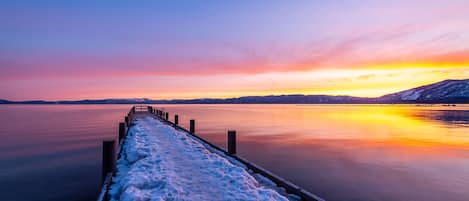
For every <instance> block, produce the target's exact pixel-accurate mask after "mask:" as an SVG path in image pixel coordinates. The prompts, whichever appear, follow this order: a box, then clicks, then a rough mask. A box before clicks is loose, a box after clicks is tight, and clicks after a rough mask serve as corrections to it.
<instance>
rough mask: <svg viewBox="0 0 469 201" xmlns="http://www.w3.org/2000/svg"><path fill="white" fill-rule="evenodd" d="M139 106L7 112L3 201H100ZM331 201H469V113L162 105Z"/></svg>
mask: <svg viewBox="0 0 469 201" xmlns="http://www.w3.org/2000/svg"><path fill="white" fill-rule="evenodd" d="M130 107H131V106H130V105H0V122H1V124H0V137H1V139H2V140H0V167H1V170H2V171H0V189H1V190H0V191H1V193H0V195H1V196H2V197H3V198H6V199H4V200H64V199H66V200H94V199H95V198H96V194H97V193H98V189H99V182H100V181H99V180H100V165H101V159H100V156H101V152H100V151H101V147H100V146H101V141H102V140H103V139H108V138H114V137H116V136H117V123H118V122H119V121H122V120H123V116H124V115H125V114H126V112H127V111H128V109H129V108H130ZM155 107H159V108H164V110H166V111H168V112H170V114H171V115H170V117H171V118H170V119H171V120H173V114H174V113H178V114H179V121H180V122H181V124H182V125H183V126H185V127H188V122H189V119H191V118H194V119H196V133H197V134H198V135H201V136H203V137H204V138H206V139H208V140H209V141H211V142H213V143H215V144H217V145H220V146H222V147H226V146H225V145H226V132H227V130H228V129H234V130H236V131H237V133H238V153H239V155H241V156H243V157H245V158H248V159H249V160H251V161H253V162H255V163H257V164H259V165H261V166H264V167H266V168H267V169H269V170H271V171H273V172H275V173H277V174H278V175H280V176H282V177H284V178H287V179H288V180H291V181H293V182H294V183H296V184H298V185H300V186H302V187H304V188H306V189H308V190H310V191H311V192H313V193H315V194H317V195H319V196H321V197H323V198H325V199H327V200H415V201H419V200H422V201H423V200H426V201H428V200H429V201H433V200H435V201H436V200H455V201H459V200H460V201H467V198H468V197H469V106H468V105H459V106H456V107H444V106H412V105H397V106H392V105H158V106H156V105H155Z"/></svg>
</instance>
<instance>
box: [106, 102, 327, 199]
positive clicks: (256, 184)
mask: <svg viewBox="0 0 469 201" xmlns="http://www.w3.org/2000/svg"><path fill="white" fill-rule="evenodd" d="M177 119H178V118H177V116H175V122H170V121H169V120H168V113H165V112H163V111H161V110H156V109H153V108H152V107H150V106H145V107H142V106H136V107H133V108H132V109H131V110H130V112H129V114H128V116H127V117H126V122H125V123H121V124H119V125H120V126H119V142H120V143H119V144H118V145H117V144H115V147H110V146H109V144H110V142H109V141H108V142H105V143H104V144H103V145H105V147H106V148H104V147H103V175H104V176H103V178H104V184H103V188H102V192H101V194H100V196H99V199H98V200H99V201H101V200H123V201H134V200H135V201H137V200H282V201H287V200H315V201H318V200H319V201H321V200H322V199H321V198H319V197H317V196H315V195H313V194H311V193H309V192H307V191H305V190H303V189H301V188H299V187H298V186H296V185H294V184H292V183H290V182H288V181H286V180H284V179H282V178H280V177H278V176H276V175H274V174H272V173H271V172H269V171H267V170H265V169H263V168H261V167H259V166H257V165H254V164H253V163H251V162H249V161H247V160H245V159H243V158H240V157H238V156H236V155H235V142H234V141H233V140H235V137H234V135H235V133H234V132H230V133H229V135H231V138H232V141H231V142H230V143H231V145H230V147H231V148H230V149H231V150H230V152H226V151H224V150H222V149H221V148H219V147H216V146H215V145H213V144H211V143H209V142H207V141H206V140H204V139H202V138H200V137H198V136H197V135H195V133H194V127H195V123H194V121H191V126H190V130H189V131H188V130H186V129H184V128H182V127H180V126H179V125H178V122H177V121H178V120H177ZM126 128H127V129H126ZM106 143H107V145H106ZM111 144H112V143H111ZM117 146H118V148H117V150H118V151H115V150H116V149H115V148H116V147H117ZM233 146H234V147H233ZM106 149H107V150H106ZM112 149H114V150H112ZM233 149H234V150H233ZM112 152H118V153H117V156H116V154H115V153H114V154H113V153H112ZM115 158H117V161H116V159H115Z"/></svg>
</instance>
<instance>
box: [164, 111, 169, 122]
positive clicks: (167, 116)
mask: <svg viewBox="0 0 469 201" xmlns="http://www.w3.org/2000/svg"><path fill="white" fill-rule="evenodd" d="M165 114H166V117H165V119H166V121H168V119H169V113H167V112H166V113H165Z"/></svg>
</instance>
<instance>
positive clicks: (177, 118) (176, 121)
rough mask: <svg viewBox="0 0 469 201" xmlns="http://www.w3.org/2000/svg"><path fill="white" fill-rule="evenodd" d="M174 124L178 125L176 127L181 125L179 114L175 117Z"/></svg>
mask: <svg viewBox="0 0 469 201" xmlns="http://www.w3.org/2000/svg"><path fill="white" fill-rule="evenodd" d="M174 124H176V125H178V124H179V116H178V115H177V114H176V115H174Z"/></svg>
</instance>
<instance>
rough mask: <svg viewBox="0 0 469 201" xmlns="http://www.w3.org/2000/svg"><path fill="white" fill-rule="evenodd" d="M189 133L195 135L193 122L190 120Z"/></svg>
mask: <svg viewBox="0 0 469 201" xmlns="http://www.w3.org/2000/svg"><path fill="white" fill-rule="evenodd" d="M189 123H190V124H189V132H191V133H195V120H194V119H191V120H190V121H189Z"/></svg>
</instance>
